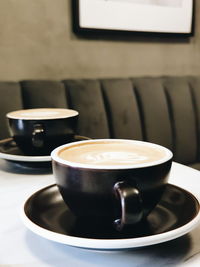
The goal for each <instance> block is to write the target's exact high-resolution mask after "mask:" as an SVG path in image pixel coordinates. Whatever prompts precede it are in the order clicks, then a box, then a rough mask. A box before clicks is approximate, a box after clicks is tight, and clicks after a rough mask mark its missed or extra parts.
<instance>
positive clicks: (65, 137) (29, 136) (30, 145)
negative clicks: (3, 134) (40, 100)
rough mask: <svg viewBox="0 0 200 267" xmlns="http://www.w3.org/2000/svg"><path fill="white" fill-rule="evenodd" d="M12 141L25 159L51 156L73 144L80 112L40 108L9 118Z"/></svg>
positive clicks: (13, 113) (11, 115)
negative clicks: (54, 151) (59, 147)
mask: <svg viewBox="0 0 200 267" xmlns="http://www.w3.org/2000/svg"><path fill="white" fill-rule="evenodd" d="M6 117H7V120H8V127H9V131H10V135H11V137H13V139H14V141H15V142H16V144H17V145H18V147H19V148H20V149H21V150H22V151H23V152H24V153H25V154H26V155H36V156H40V155H50V153H51V151H52V150H53V149H54V148H56V147H57V146H60V145H62V144H65V143H68V142H70V141H72V140H73V137H74V135H75V133H76V127H77V119H78V112H77V111H76V110H72V109H59V108H38V109H24V110H17V111H12V112H9V113H7V114H6Z"/></svg>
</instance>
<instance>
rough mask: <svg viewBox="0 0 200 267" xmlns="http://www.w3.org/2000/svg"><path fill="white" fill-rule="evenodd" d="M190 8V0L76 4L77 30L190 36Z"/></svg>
mask: <svg viewBox="0 0 200 267" xmlns="http://www.w3.org/2000/svg"><path fill="white" fill-rule="evenodd" d="M73 1H74V0H73ZM193 5H194V3H193V0H77V4H76V7H77V12H76V16H77V19H76V23H77V25H76V26H77V28H78V29H79V30H83V31H96V30H97V31H99V30H100V31H101V30H103V31H107V30H109V31H128V32H130V31H131V32H142V33H170V34H189V35H190V34H192V31H193V9H194V7H193Z"/></svg>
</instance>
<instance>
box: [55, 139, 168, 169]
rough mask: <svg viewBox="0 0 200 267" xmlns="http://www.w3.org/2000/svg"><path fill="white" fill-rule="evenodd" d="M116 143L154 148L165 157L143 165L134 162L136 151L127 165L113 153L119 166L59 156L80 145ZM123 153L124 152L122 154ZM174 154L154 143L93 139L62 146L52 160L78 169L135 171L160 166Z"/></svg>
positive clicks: (129, 156)
mask: <svg viewBox="0 0 200 267" xmlns="http://www.w3.org/2000/svg"><path fill="white" fill-rule="evenodd" d="M108 142H109V143H116V142H120V143H121V144H126V145H131V144H134V145H139V146H142V147H145V148H147V149H148V148H149V149H151V150H152V148H153V149H154V150H159V151H161V152H162V153H163V152H164V156H162V158H160V159H157V160H153V161H150V162H143V163H135V162H134V159H133V160H132V158H131V157H132V156H133V157H135V155H134V151H133V155H132V154H130V155H129V154H128V158H129V160H128V163H127V162H126V164H120V163H119V162H118V161H117V160H118V156H119V155H118V154H117V153H115V152H114V153H113V154H112V155H111V157H113V159H112V161H114V160H115V158H116V161H117V162H118V163H117V164H105V165H104V164H100V165H99V164H95V163H94V162H92V161H91V163H90V160H88V162H87V163H81V162H74V161H73V160H71V161H70V160H67V159H63V158H61V157H60V156H59V154H60V152H62V151H63V150H66V149H69V148H71V149H72V148H76V147H78V146H79V145H81V146H84V145H90V144H99V145H103V144H106V143H108ZM106 153H107V154H106V155H108V156H109V157H110V154H109V151H106ZM120 153H121V152H120ZM122 153H123V152H122ZM125 153H126V152H125ZM120 157H121V158H123V154H122V155H121V154H120ZM172 157H173V154H172V152H171V151H170V150H169V149H167V148H165V147H163V146H160V145H157V144H153V143H149V142H143V141H136V140H127V139H92V140H86V141H78V142H73V143H69V144H65V145H62V146H59V147H57V148H56V149H54V150H53V151H52V153H51V158H52V159H53V160H54V161H56V162H59V163H61V164H64V165H67V166H71V167H78V168H90V169H133V168H141V167H150V166H154V165H159V164H161V163H164V162H166V161H168V160H170V159H172Z"/></svg>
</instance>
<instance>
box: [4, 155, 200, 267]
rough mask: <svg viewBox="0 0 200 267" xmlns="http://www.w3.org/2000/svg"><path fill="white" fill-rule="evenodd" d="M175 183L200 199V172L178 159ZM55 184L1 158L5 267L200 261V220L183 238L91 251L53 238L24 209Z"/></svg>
mask: <svg viewBox="0 0 200 267" xmlns="http://www.w3.org/2000/svg"><path fill="white" fill-rule="evenodd" d="M169 182H170V183H172V184H175V185H178V186H180V187H182V188H184V189H186V190H188V191H190V192H191V193H193V194H194V195H195V196H196V197H197V198H200V172H199V171H196V170H194V169H191V168H189V167H186V166H184V165H181V164H178V163H173V167H172V170H171V174H170V180H169ZM53 183H54V177H53V174H51V173H50V174H39V173H34V174H33V173H31V172H30V171H27V170H25V169H24V170H23V169H20V168H17V167H15V166H13V167H12V166H11V167H10V164H9V165H8V163H7V162H6V161H5V160H0V266H26V267H31V266H38V267H43V266H59V267H62V266H69V267H73V266H76V267H78V266H81V267H82V266H83V267H85V266H87V267H90V266H98V267H100V266H115V267H118V266H120V267H121V266H123V267H130V266H148V267H150V266H152V267H157V266H192V267H194V266H200V225H199V226H197V227H196V228H195V229H194V230H192V231H191V232H190V233H189V234H186V235H184V236H182V237H180V238H178V239H175V240H172V241H168V242H166V243H162V244H157V245H152V246H149V247H143V248H137V249H132V250H123V251H91V250H85V249H81V248H75V247H70V246H68V245H64V244H60V243H57V242H54V241H50V240H47V239H45V238H43V237H41V236H38V235H36V234H34V233H33V232H31V231H30V230H28V229H27V228H26V227H25V226H24V224H23V223H22V221H21V219H20V216H19V210H20V208H21V207H22V204H23V203H24V200H26V199H27V198H28V197H29V196H30V195H31V194H32V193H34V192H35V191H37V190H38V189H41V188H43V187H45V186H47V185H50V184H53Z"/></svg>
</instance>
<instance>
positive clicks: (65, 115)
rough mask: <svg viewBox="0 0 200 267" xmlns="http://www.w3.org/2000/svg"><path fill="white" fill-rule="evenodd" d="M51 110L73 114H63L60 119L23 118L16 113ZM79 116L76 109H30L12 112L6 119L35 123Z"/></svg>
mask: <svg viewBox="0 0 200 267" xmlns="http://www.w3.org/2000/svg"><path fill="white" fill-rule="evenodd" d="M47 109H48V110H51V111H56V110H57V111H66V110H68V111H69V112H71V114H68V115H67V114H62V115H60V116H58V117H53V116H52V117H37V116H35V117H23V116H18V115H15V113H18V112H19V113H20V112H28V111H33V110H35V111H43V110H47ZM77 115H79V112H78V111H77V110H74V109H69V108H47V107H46V108H29V109H19V110H14V111H10V112H8V113H7V114H6V117H7V118H8V119H15V120H27V121H33V120H43V121H44V120H59V119H65V118H71V117H75V116H77Z"/></svg>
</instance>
